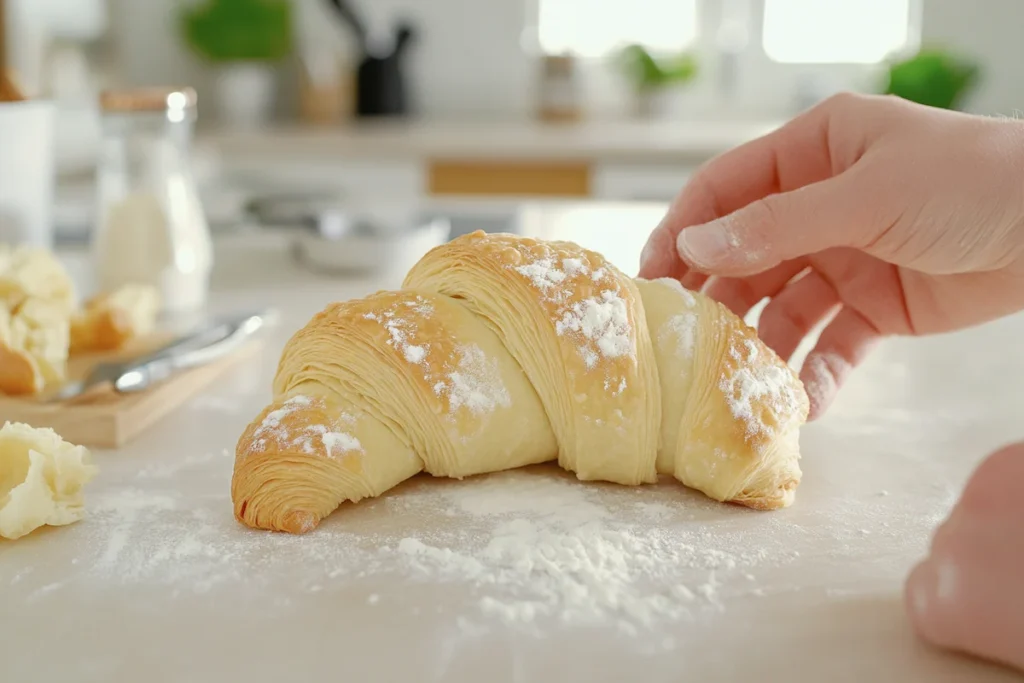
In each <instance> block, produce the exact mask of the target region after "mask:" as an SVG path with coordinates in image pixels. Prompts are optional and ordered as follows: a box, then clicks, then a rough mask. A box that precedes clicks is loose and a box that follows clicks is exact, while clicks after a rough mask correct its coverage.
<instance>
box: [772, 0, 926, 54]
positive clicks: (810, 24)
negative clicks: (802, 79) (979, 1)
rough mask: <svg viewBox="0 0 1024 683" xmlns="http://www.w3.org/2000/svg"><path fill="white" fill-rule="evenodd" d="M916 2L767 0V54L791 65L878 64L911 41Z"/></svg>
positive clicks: (887, 0) (890, 0)
mask: <svg viewBox="0 0 1024 683" xmlns="http://www.w3.org/2000/svg"><path fill="white" fill-rule="evenodd" d="M914 1H915V0H764V50H765V52H766V53H767V54H768V56H769V57H770V58H771V59H773V60H775V61H776V62H783V63H789V64H839V63H846V64H874V63H877V62H881V61H883V60H884V59H885V58H886V57H887V56H888V55H890V54H891V53H893V52H895V51H897V50H901V49H903V48H905V47H906V46H907V45H908V43H910V42H911V40H912V36H911V28H912V26H911V24H912V22H911V3H912V2H914Z"/></svg>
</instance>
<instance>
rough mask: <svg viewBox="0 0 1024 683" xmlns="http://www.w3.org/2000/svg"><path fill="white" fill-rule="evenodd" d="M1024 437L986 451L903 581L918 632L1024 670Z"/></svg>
mask: <svg viewBox="0 0 1024 683" xmlns="http://www.w3.org/2000/svg"><path fill="white" fill-rule="evenodd" d="M1022 481H1024V443H1022V444H1016V445H1014V446H1009V447H1007V448H1004V449H1003V450H1001V451H999V452H997V453H995V454H994V455H992V456H990V457H989V458H988V459H987V460H986V461H985V462H983V463H982V464H981V465H980V466H979V467H978V469H977V470H976V471H975V473H974V475H973V476H972V477H971V479H970V481H969V482H968V484H967V486H966V488H965V489H964V493H963V496H962V497H961V499H960V501H959V502H958V503H957V505H956V506H955V507H954V508H953V511H952V512H951V513H950V516H949V519H948V520H947V521H946V522H945V523H944V524H943V525H942V526H941V527H939V529H938V531H937V532H936V533H935V537H934V538H933V540H932V546H931V550H930V553H929V555H928V557H927V558H926V559H925V560H924V561H923V562H921V563H920V564H919V565H918V566H917V567H916V568H915V569H914V571H913V572H911V574H910V577H909V579H908V580H907V588H906V592H905V596H906V603H907V611H908V612H909V613H910V616H911V621H912V623H913V625H914V628H915V629H916V630H917V632H918V634H919V635H920V636H921V637H922V638H923V639H924V640H926V641H928V642H930V643H933V644H934V645H937V646H939V647H942V648H946V649H951V650H955V651H960V652H964V653H967V654H971V655H974V656H977V657H982V658H984V659H988V660H992V661H996V662H1000V663H1002V664H1006V665H1009V666H1012V667H1016V668H1018V669H1020V670H1021V672H1024V498H1021V496H1020V482H1022Z"/></svg>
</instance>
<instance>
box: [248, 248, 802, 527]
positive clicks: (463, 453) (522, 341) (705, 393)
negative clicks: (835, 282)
mask: <svg viewBox="0 0 1024 683" xmlns="http://www.w3.org/2000/svg"><path fill="white" fill-rule="evenodd" d="M273 396H274V398H273V401H272V403H271V404H270V405H268V406H267V407H266V408H265V409H264V410H263V411H262V412H261V413H260V414H259V415H258V416H256V418H255V419H254V420H253V421H252V422H251V423H250V424H249V425H248V426H247V427H246V429H245V430H244V431H243V433H242V434H241V436H240V438H239V440H238V443H237V446H236V450H235V463H234V471H233V474H232V481H231V496H232V502H233V504H234V514H235V517H236V518H237V519H238V520H239V521H240V522H242V523H244V524H246V525H248V526H250V527H254V528H259V529H269V530H277V531H286V532H290V533H306V532H308V531H311V530H312V529H314V528H316V526H317V525H318V524H319V523H320V521H321V520H322V519H323V518H324V517H326V516H327V515H329V514H331V513H332V512H333V511H334V510H335V509H337V508H338V507H339V506H340V505H341V504H342V503H343V502H345V501H350V502H353V503H355V502H358V501H360V500H362V499H364V498H373V497H375V496H379V495H380V494H382V493H383V492H385V491H387V490H389V489H391V488H393V487H395V486H397V485H398V484H399V483H401V482H402V481H404V480H406V479H409V478H410V477H412V476H414V475H416V474H417V473H420V472H427V473H429V474H431V475H434V476H442V477H453V478H463V477H468V476H472V475H475V474H481V473H486V472H495V471H499V470H506V469H511V468H516V467H523V466H526V465H531V464H537V463H542V462H548V461H553V460H556V459H557V462H558V464H559V466H561V467H562V468H564V469H566V470H568V471H571V472H573V473H575V475H576V477H577V478H578V479H580V480H582V481H606V482H614V483H618V484H623V485H630V486H633V485H640V484H646V483H653V482H655V481H656V480H657V478H658V475H660V474H664V475H671V476H673V477H675V478H676V479H677V480H679V481H680V482H681V483H682V484H683V485H685V486H687V487H690V488H693V489H696V490H698V491H701V492H703V493H704V494H705V495H707V496H708V497H710V498H712V499H714V500H717V501H722V502H731V503H736V504H740V505H744V506H747V507H750V508H754V509H759V510H770V509H777V508H783V507H786V506H789V505H790V504H791V503H792V502H793V500H794V496H795V492H796V488H797V486H798V484H799V482H800V478H801V470H800V467H799V459H800V452H799V429H800V426H801V425H802V424H803V423H804V422H805V421H806V420H807V413H808V399H807V395H806V393H805V391H804V387H803V385H802V384H801V383H800V380H799V379H798V377H797V376H796V374H795V373H794V372H793V370H791V369H790V368H789V366H788V365H786V363H784V362H783V361H782V360H781V359H780V358H779V357H778V356H777V355H776V354H775V353H774V352H773V351H772V350H771V349H769V348H768V347H767V346H765V345H764V344H763V343H762V342H761V340H760V339H759V338H758V337H757V334H756V332H755V331H754V330H753V329H752V328H751V327H749V326H747V325H746V324H745V323H744V322H743V321H742V320H741V319H740V318H739V317H737V316H736V315H734V314H733V313H732V312H731V311H729V310H728V309H727V308H726V307H724V306H722V305H721V304H719V303H717V302H715V301H713V300H712V299H710V298H708V297H706V296H704V295H702V294H700V293H698V292H691V291H688V290H686V289H684V288H683V287H682V286H681V285H680V284H679V283H678V282H676V281H674V280H668V279H664V280H643V279H634V278H630V277H628V276H626V275H625V274H623V273H622V272H621V271H620V270H618V269H617V268H615V267H614V266H613V265H612V264H610V263H609V262H607V261H606V260H605V259H604V258H603V257H602V256H601V255H600V254H598V253H595V252H593V251H589V250H586V249H584V248H582V247H580V246H578V245H576V244H573V243H571V242H563V241H543V240H535V239H530V238H525V237H519V236H515V235H506V234H485V233H483V232H475V233H472V234H469V235H463V236H461V237H458V238H456V239H454V240H452V241H450V242H448V243H446V244H444V245H442V246H439V247H435V248H434V249H432V250H431V251H429V252H428V253H427V254H426V255H425V256H424V257H423V258H422V259H421V260H420V261H419V262H418V263H417V264H416V265H414V266H413V267H412V269H411V270H410V271H409V273H408V274H407V275H406V278H405V280H404V282H403V284H402V288H401V289H400V290H397V291H381V292H377V293H375V294H373V295H371V296H368V297H365V298H363V299H357V300H351V301H345V302H338V303H332V304H330V305H329V306H327V307H326V308H325V309H324V310H322V311H321V312H320V313H318V314H316V315H315V316H314V317H313V318H312V319H311V320H310V321H309V323H308V324H307V325H306V326H305V327H303V328H302V329H300V330H298V331H297V332H296V333H295V334H294V335H293V336H292V337H291V339H290V340H289V341H288V342H287V344H286V345H285V347H284V349H283V351H282V354H281V357H280V361H279V364H278V367H277V371H276V374H275V377H274V381H273Z"/></svg>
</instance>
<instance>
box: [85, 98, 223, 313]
mask: <svg viewBox="0 0 1024 683" xmlns="http://www.w3.org/2000/svg"><path fill="white" fill-rule="evenodd" d="M100 108H101V111H102V117H103V124H102V125H103V129H102V130H103V133H102V141H101V146H100V155H99V165H98V168H97V171H96V172H97V182H96V188H97V202H96V225H95V228H94V233H93V241H92V250H93V263H94V266H95V274H96V284H97V285H98V286H99V288H100V290H101V291H104V292H109V291H111V290H114V289H117V288H118V287H121V286H123V285H128V284H148V285H152V286H154V287H156V288H157V289H158V290H159V292H160V295H161V298H162V302H163V308H164V311H166V312H168V313H176V312H182V313H186V312H194V311H196V310H198V309H201V308H202V307H203V306H204V305H205V303H206V298H207V294H208V290H209V278H210V270H211V268H212V266H213V247H212V244H211V240H210V231H209V227H208V225H207V221H206V216H205V213H204V211H203V207H202V204H201V202H200V199H199V193H198V190H197V187H196V183H195V179H194V177H193V175H192V169H191V165H190V154H189V153H190V147H191V142H192V126H193V123H194V121H195V118H196V94H195V91H194V90H192V89H190V88H181V89H173V88H154V89H138V90H117V91H106V92H103V93H102V94H101V96H100Z"/></svg>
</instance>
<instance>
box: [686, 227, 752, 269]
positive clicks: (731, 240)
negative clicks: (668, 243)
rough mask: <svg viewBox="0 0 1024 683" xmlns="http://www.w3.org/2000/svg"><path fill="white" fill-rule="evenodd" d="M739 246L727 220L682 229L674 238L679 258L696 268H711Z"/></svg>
mask: <svg viewBox="0 0 1024 683" xmlns="http://www.w3.org/2000/svg"><path fill="white" fill-rule="evenodd" d="M737 246H739V241H738V240H737V239H736V237H735V235H734V234H733V233H732V231H731V230H730V229H729V225H728V221H727V219H722V218H720V219H718V220H716V221H712V222H710V223H705V224H704V225H694V226H692V227H689V228H684V229H683V230H682V232H680V233H679V237H677V238H676V250H677V251H678V252H679V257H680V258H682V259H683V260H684V261H686V262H687V263H689V264H690V265H691V266H694V267H697V268H711V267H714V266H715V265H717V264H718V263H720V262H721V261H722V260H724V259H726V258H728V256H729V254H730V253H731V252H732V251H734V250H735V249H736V247H737Z"/></svg>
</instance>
